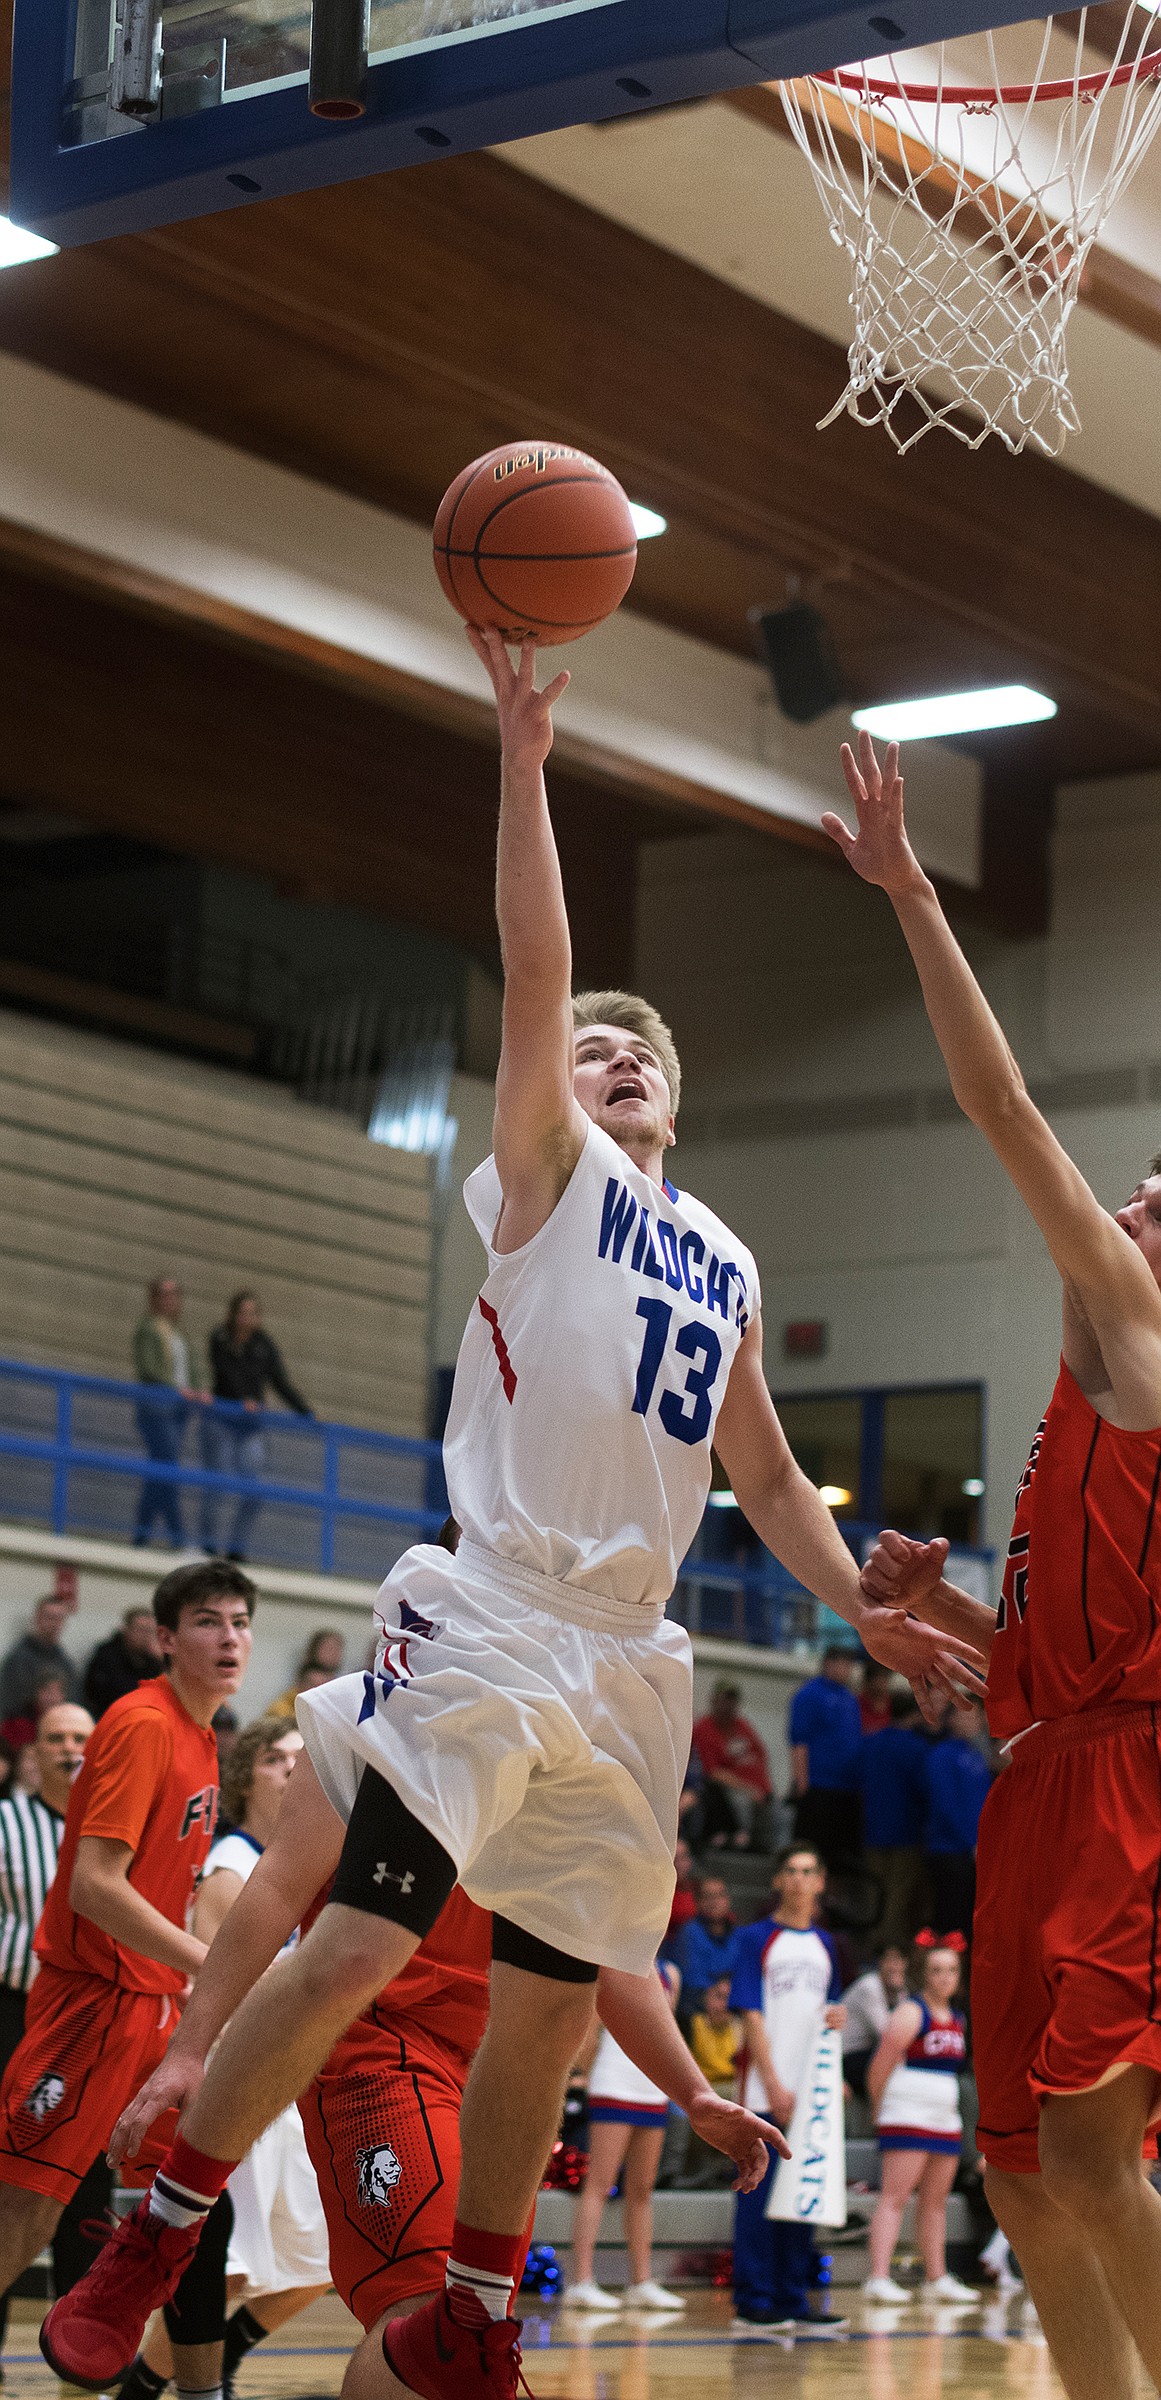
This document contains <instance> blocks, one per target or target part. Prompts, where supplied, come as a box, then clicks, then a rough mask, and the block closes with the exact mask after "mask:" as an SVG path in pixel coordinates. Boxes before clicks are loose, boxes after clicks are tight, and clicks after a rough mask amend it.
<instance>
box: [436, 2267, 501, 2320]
mask: <svg viewBox="0 0 1161 2400" xmlns="http://www.w3.org/2000/svg"><path fill="white" fill-rule="evenodd" d="M446 2290H447V2295H448V2300H449V2303H450V2306H451V2313H452V2315H453V2317H455V2318H457V2319H458V2321H459V2323H460V2324H461V2325H472V2324H476V2325H482V2324H483V2323H484V2322H485V2320H486V2319H488V2318H491V2320H492V2322H493V2323H494V2324H498V2323H499V2322H500V2321H501V2319H502V2318H504V2317H507V2316H508V2315H509V2314H510V2313H511V2308H512V2292H513V2282H512V2277H511V2276H510V2275H491V2274H489V2273H488V2272H487V2270H486V2269H485V2268H483V2267H461V2266H460V2265H459V2263H458V2261H457V2260H456V2259H454V2258H449V2260H448V2262H447V2280H446Z"/></svg>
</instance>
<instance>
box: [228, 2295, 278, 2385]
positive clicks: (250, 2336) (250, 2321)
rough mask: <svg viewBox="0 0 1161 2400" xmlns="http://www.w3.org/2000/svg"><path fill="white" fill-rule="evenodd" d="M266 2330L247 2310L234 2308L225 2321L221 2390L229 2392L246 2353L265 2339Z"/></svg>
mask: <svg viewBox="0 0 1161 2400" xmlns="http://www.w3.org/2000/svg"><path fill="white" fill-rule="evenodd" d="M267 2331H268V2328H267V2327H266V2326H265V2325H261V2324H259V2322H258V2319H257V2317H255V2316H253V2315H252V2314H251V2312H250V2310H249V2309H248V2308H236V2309H235V2310H234V2314H233V2316H232V2317H230V2318H229V2319H228V2320H227V2324H226V2343H225V2348H224V2349H223V2351H222V2390H223V2392H225V2393H226V2394H227V2395H228V2394H229V2392H230V2389H231V2386H232V2384H233V2381H234V2377H235V2375H236V2374H237V2372H238V2368H239V2366H240V2364H241V2361H242V2360H243V2359H244V2358H245V2357H246V2355H247V2352H248V2351H250V2350H254V2349H256V2348H257V2346H258V2343H259V2342H264V2341H265V2339H266V2335H267Z"/></svg>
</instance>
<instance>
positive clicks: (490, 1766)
mask: <svg viewBox="0 0 1161 2400" xmlns="http://www.w3.org/2000/svg"><path fill="white" fill-rule="evenodd" d="M376 1606H377V1612H378V1614H379V1616H380V1618H381V1619H382V1622H383V1626H384V1631H385V1640H384V1642H383V1644H382V1645H381V1647H380V1650H379V1653H378V1657H377V1661H376V1670H375V1673H374V1674H373V1675H372V1674H367V1675H344V1676H340V1677H339V1678H338V1679H337V1680H336V1681H335V1682H334V1683H327V1684H323V1685H321V1686H320V1688H319V1689H318V1690H317V1691H313V1692H303V1693H302V1694H301V1695H300V1697H299V1701H298V1722H299V1727H300V1729H301V1732H302V1735H303V1739H304V1741H305V1743H306V1747H307V1749H308V1750H309V1752H310V1756H311V1759H312V1761H313V1763H314V1767H315V1770H316V1773H317V1774H318V1777H319V1781H320V1782H321V1784H322V1786H323V1789H324V1791H325V1792H326V1794H327V1797H328V1798H329V1800H330V1801H331V1803H332V1805H333V1806H334V1807H335V1808H336V1809H337V1810H338V1812H339V1815H340V1816H341V1817H343V1818H344V1819H345V1818H349V1816H350V1813H351V1810H352V1808H353V1806H354V1800H355V1793H356V1791H357V1789H358V1785H359V1779H360V1776H361V1775H362V1772H363V1769H364V1768H365V1767H373V1768H374V1769H375V1770H376V1772H377V1773H378V1774H380V1775H382V1776H384V1777H385V1779H386V1781H387V1782H388V1783H389V1784H391V1785H392V1786H393V1788H394V1789H395V1791H396V1792H397V1793H398V1795H399V1797H400V1799H401V1800H402V1801H403V1802H404V1803H405V1805H406V1806H407V1807H408V1808H409V1809H410V1810H411V1811H412V1814H413V1815H414V1816H416V1817H417V1818H418V1819H419V1822H420V1824H421V1825H423V1826H425V1827H426V1829H427V1831H428V1832H429V1833H430V1834H432V1835H434V1837H435V1839H436V1841H438V1842H441V1843H442V1845H443V1847H444V1849H445V1850H446V1851H447V1852H448V1854H449V1856H450V1857H451V1858H452V1859H454V1861H455V1864H456V1868H457V1870H458V1872H459V1877H460V1881H461V1883H462V1884H463V1887H464V1889H465V1891H466V1892H467V1893H468V1895H469V1898H470V1899H472V1900H475V1901H476V1902H478V1904H479V1906H480V1907H481V1908H489V1909H493V1910H495V1912H496V1913H497V1915H499V1916H503V1917H507V1918H509V1919H510V1921H511V1922H512V1923H513V1924H514V1925H518V1926H520V1928H521V1929H522V1931H523V1932H525V1933H530V1934H533V1935H534V1936H535V1937H536V1938H537V1939H538V1940H540V1941H542V1942H549V1943H551V1944H552V1946H553V1948H554V1949H557V1950H563V1951H564V1952H565V1953H566V1954H567V1955H568V1956H569V1957H571V1958H577V1959H584V1960H586V1961H587V1962H588V1963H589V1964H591V1965H595V1966H609V1967H619V1968H622V1969H624V1970H625V1971H626V1972H628V1973H629V1974H633V1975H644V1974H646V1973H647V1972H648V1971H649V1969H650V1968H651V1966H652V1964H653V1960H654V1957H655V1955H656V1952H657V1949H658V1946H659V1944H660V1942H661V1940H662V1938H663V1936H664V1933H665V1929H666V1926H667V1924H668V1921H669V1910H670V1905H671V1902H672V1897H673V1884H674V1871H673V1849H674V1843H675V1841H676V1838H677V1805H678V1797H679V1794H680V1791H681V1786H682V1782H683V1780H684V1776H685V1770H686V1764H687V1761H688V1758H689V1744H690V1732H691V1724H692V1716H693V1706H692V1700H693V1658H692V1653H691V1650H690V1646H689V1637H688V1635H687V1634H686V1633H685V1632H684V1631H683V1629H682V1627H681V1626H679V1625H672V1624H670V1623H669V1622H668V1621H667V1620H666V1618H665V1617H664V1616H660V1615H658V1614H657V1613H656V1612H655V1611H653V1610H649V1611H645V1610H642V1611H641V1617H642V1619H643V1620H644V1622H642V1623H640V1624H638V1622H637V1621H636V1619H635V1618H634V1617H633V1615H632V1614H631V1612H630V1611H629V1610H628V1609H627V1608H625V1607H624V1606H623V1605H621V1604H619V1603H615V1602H613V1601H609V1600H606V1599H603V1598H601V1597H600V1596H599V1595H595V1594H593V1593H591V1592H586V1591H581V1590H578V1589H577V1588H576V1587H575V1586H573V1585H572V1584H565V1583H558V1582H555V1581H553V1580H552V1579H551V1578H549V1577H548V1576H544V1575H538V1574H536V1573H534V1572H533V1571H532V1570H530V1569H527V1568H523V1567H519V1566H515V1565H513V1563H512V1562H511V1561H510V1560H508V1559H501V1558H499V1557H498V1556H497V1555H496V1554H495V1553H494V1552H492V1551H484V1550H479V1549H477V1548H476V1547H475V1546H474V1544H472V1543H469V1542H461V1544H460V1547H459V1551H458V1553H457V1555H456V1556H455V1557H454V1558H453V1557H451V1556H450V1554H449V1553H448V1552H447V1551H446V1550H441V1549H439V1548H437V1547H435V1546H434V1545H431V1546H428V1545H423V1546H422V1547H420V1548H417V1549H414V1550H409V1551H408V1552H407V1553H406V1556H405V1557H403V1558H401V1559H400V1561H399V1564H398V1566H397V1567H395V1569H394V1570H393V1572H392V1574H391V1575H390V1576H389V1577H388V1579H387V1582H386V1583H385V1584H384V1586H383V1589H382V1591H381V1592H380V1594H379V1598H378V1601H377V1603H376Z"/></svg>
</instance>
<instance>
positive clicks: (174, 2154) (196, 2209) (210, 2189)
mask: <svg viewBox="0 0 1161 2400" xmlns="http://www.w3.org/2000/svg"><path fill="white" fill-rule="evenodd" d="M237 2163H238V2162H237V2159H232V2158H210V2157H209V2156H208V2155H207V2153H206V2152H205V2151H204V2150H195V2149H194V2147H193V2144H192V2142H187V2141H183V2139H182V2136H181V2135H180V2133H179V2134H176V2135H175V2137H174V2142H173V2147H172V2149H170V2150H167V2151H166V2154H165V2157H164V2158H163V2159H162V2162H161V2165H160V2166H159V2168H158V2170H157V2173H156V2175H155V2176H154V2179H153V2189H152V2191H151V2192H150V2195H149V2214H150V2216H151V2217H161V2218H162V2219H163V2220H164V2222H165V2224H167V2225H176V2226H180V2227H182V2228H185V2227H187V2226H190V2225H199V2224H201V2223H202V2222H203V2220H204V2219H205V2218H206V2217H208V2215H209V2213H210V2210H211V2208H212V2207H213V2205H214V2202H215V2200H217V2199H218V2198H219V2196H220V2194H221V2193H222V2192H224V2190H225V2188H226V2184H227V2181H228V2179H229V2177H230V2176H231V2175H232V2174H233V2172H234V2169H235V2167H236V2166H237Z"/></svg>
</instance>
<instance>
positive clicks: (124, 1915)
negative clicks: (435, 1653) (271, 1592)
mask: <svg viewBox="0 0 1161 2400" xmlns="http://www.w3.org/2000/svg"><path fill="white" fill-rule="evenodd" d="M253 1604H254V1586H253V1584H252V1583H251V1582H250V1581H249V1578H248V1577H247V1576H245V1575H243V1574H241V1573H240V1571H239V1570H238V1568H236V1567H234V1566H230V1565H227V1564H224V1563H221V1562H214V1563H210V1564H203V1565H197V1566H192V1567H177V1568H175V1569H174V1571H173V1573H172V1574H170V1575H167V1576H166V1577H165V1579H164V1581H163V1582H162V1583H160V1584H159V1586H158V1588H157V1591H156V1593H155V1594H154V1601H153V1609H154V1615H155V1617H156V1619H157V1622H158V1625H159V1627H160V1633H161V1643H162V1648H163V1651H164V1655H165V1661H166V1664H165V1671H164V1673H163V1674H161V1675H159V1676H157V1677H156V1679H155V1680H154V1681H152V1682H148V1683H143V1684H140V1685H139V1686H138V1688H137V1690H136V1691H135V1692H130V1693H129V1694H127V1696H126V1697H125V1698H124V1699H122V1700H117V1701H115V1702H114V1703H113V1706H112V1707H111V1708H110V1709H109V1710H108V1711H107V1712H106V1714H105V1715H104V1716H103V1717H102V1718H101V1721H100V1723H99V1725H98V1726H97V1728H96V1731H95V1732H94V1733H93V1734H92V1736H91V1737H90V1740H89V1743H88V1747H87V1750H86V1753H85V1762H84V1765H83V1767H82V1769H81V1772H80V1774H79V1775H78V1777H77V1780H76V1782H75V1784H74V1786H73V1789H72V1792H71V1794H70V1796H69V1804H68V1813H67V1816H66V1820H65V1832H64V1837H63V1840H62V1843H61V1851H60V1860H59V1865H58V1868H57V1874H56V1880H55V1882H54V1884H53V1886H52V1890H51V1892H50V1893H49V1897H48V1902H47V1905H46V1907H45V1911H44V1915H43V1916H42V1918H41V1921H40V1926H39V1929H38V1932H37V1936H36V1943H35V1948H36V1953H37V1956H38V1958H39V1960H40V1971H39V1974H38V1975H37V1978H36V1981H35V1982H34V1984H33V1986H32V1990H31V1992H30V1994H29V2000H28V2011H27V2017H26V2021H25V2032H24V2037H23V2039H22V2041H21V2042H20V2043H19V2045H18V2047H17V2048H16V2049H15V2050H14V2052H13V2054H12V2057H11V2058H10V2060H9V2062H8V2067H7V2070H6V2072H5V2075H4V2079H3V2083H2V2084H0V2289H3V2288H6V2287H7V2286H8V2285H9V2284H10V2283H12V2282H13V2281H14V2280H15V2278H16V2277H17V2276H18V2275H20V2274H22V2273H23V2271H24V2269H25V2267H26V2266H28V2265H29V2264H30V2263H31V2261H32V2259H34V2258H35V2256H36V2254H37V2251H38V2250H39V2249H40V2248H41V2246H42V2244H43V2243H44V2242H45V2241H46V2240H47V2239H48V2238H49V2237H50V2235H51V2233H52V2230H53V2227H54V2226H55V2224H56V2221H57V2218H58V2217H59V2215H60V2212H61V2210H62V2208H63V2207H64V2206H65V2204H66V2202H67V2201H68V2200H69V2199H70V2198H71V2197H72V2194H73V2193H74V2192H75V2191H76V2189H77V2187H78V2185H79V2184H80V2183H81V2181H82V2179H83V2177H84V2176H85V2174H86V2173H87V2172H88V2170H89V2168H90V2167H91V2166H92V2164H93V2161H94V2160H95V2159H97V2158H99V2157H100V2155H101V2152H102V2151H103V2150H105V2149H106V2148H107V2146H108V2141H109V2136H110V2134H111V2132H112V2130H113V2127H114V2125H115V2124H116V2121H117V2117H118V2114H119V2112H120V2110H121V2109H122V2108H123V2107H124V2106H125V2103H126V2101H127V2100H128V2099H129V2098H130V2096H131V2095H132V2093H133V2092H134V2091H136V2089H137V2087H138V2086H139V2084H140V2082H141V2079H142V2076H143V2075H147V2074H148V2073H149V2072H150V2070H151V2069H152V2067H154V2066H155V2065H156V2064H157V2062H158V2060H159V2059H160V2058H161V2057H162V2056H163V2054H164V2051H165V2046H166V2043H167V2041H168V2039H169V2036H170V2034H171V2032H172V2031H173V2027H174V2024H175V2022H176V2019H177V2015H178V2011H179V2009H180V2006H181V2000H182V1996H183V1994H184V1993H185V1991H186V1989H187V1988H188V1984H189V1979H190V1977H191V1976H192V1975H194V1974H196V1972H197V1969H198V1967H199V1966H200V1964H201V1961H202V1959H203V1958H204V1956H205V1950H204V1947H203V1945H202V1944H201V1943H200V1942H196V1941H195V1940H194V1939H193V1937H192V1935H191V1934H189V1933H188V1932H187V1931H186V1916H187V1912H188V1909H189V1906H190V1902H191V1899H192V1897H193V1891H194V1886H195V1884H196V1881H197V1878H198V1875H199V1873H200V1871H201V1868H202V1865H203V1862H204V1860H205V1856H206V1852H207V1851H208V1849H209V1846H210V1841H211V1839H212V1836H213V1830H214V1820H215V1816H216V1812H217V1798H218V1761H217V1749H216V1745H215V1742H214V1737H213V1734H212V1732H211V1730H210V1720H211V1718H212V1717H213V1714H214V1711H215V1710H216V1709H217V1708H218V1707H220V1705H221V1703H222V1701H223V1700H225V1699H226V1698H228V1696H229V1695H230V1694H231V1693H232V1692H235V1691H236V1690H237V1688H238V1685H239V1683H240V1682H241V1679H242V1674H243V1671H244V1669H245V1666H246V1663H247V1660H248V1658H249V1655H250V1641H251V1636H250V1616H251V1611H252V1609H253Z"/></svg>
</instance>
